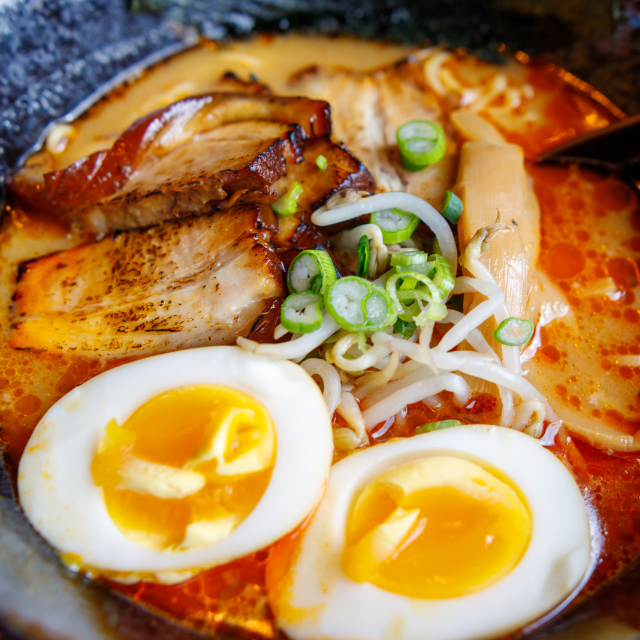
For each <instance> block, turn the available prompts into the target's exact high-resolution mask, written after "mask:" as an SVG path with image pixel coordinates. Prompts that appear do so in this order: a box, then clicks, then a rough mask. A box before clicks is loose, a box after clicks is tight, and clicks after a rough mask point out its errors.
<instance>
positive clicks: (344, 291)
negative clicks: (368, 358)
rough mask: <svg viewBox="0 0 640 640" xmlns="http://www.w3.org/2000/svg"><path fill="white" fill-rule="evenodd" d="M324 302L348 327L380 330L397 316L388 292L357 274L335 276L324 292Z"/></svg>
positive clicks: (341, 323)
mask: <svg viewBox="0 0 640 640" xmlns="http://www.w3.org/2000/svg"><path fill="white" fill-rule="evenodd" d="M324 303H325V306H326V307H327V311H328V312H329V314H330V315H331V317H332V318H333V319H334V320H335V321H336V322H337V323H338V324H339V325H340V326H341V327H342V328H343V329H347V330H348V331H357V332H360V331H382V330H383V329H386V328H387V327H389V326H390V325H392V324H393V323H394V322H395V321H396V317H397V316H396V311H395V308H394V303H393V300H392V299H391V298H390V296H389V294H388V293H387V292H386V291H385V290H384V289H383V288H382V287H379V286H378V285H377V284H374V283H373V282H369V281H368V280H365V279H364V278H359V277H358V276H348V277H346V278H341V279H340V280H336V282H334V283H333V284H332V285H331V286H330V287H329V288H328V289H327V291H326V292H325V294H324Z"/></svg>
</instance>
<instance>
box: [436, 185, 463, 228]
mask: <svg viewBox="0 0 640 640" xmlns="http://www.w3.org/2000/svg"><path fill="white" fill-rule="evenodd" d="M440 213H441V214H442V215H443V216H444V217H445V218H446V219H447V220H448V221H449V222H452V223H453V224H455V223H456V222H458V220H460V216H461V215H462V200H460V198H458V196H457V195H456V194H455V193H452V192H451V191H447V193H445V195H444V200H443V201H442V206H441V207H440Z"/></svg>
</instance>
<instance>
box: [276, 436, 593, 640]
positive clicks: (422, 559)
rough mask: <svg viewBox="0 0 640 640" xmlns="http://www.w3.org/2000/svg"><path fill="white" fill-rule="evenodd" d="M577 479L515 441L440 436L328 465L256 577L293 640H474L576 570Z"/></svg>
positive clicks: (570, 579) (548, 598)
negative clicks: (308, 508)
mask: <svg viewBox="0 0 640 640" xmlns="http://www.w3.org/2000/svg"><path fill="white" fill-rule="evenodd" d="M591 557H592V552H591V537H590V529H589V519H588V514H587V510H586V508H585V504H584V502H583V499H582V496H581V494H580V491H579V489H578V487H577V486H576V483H575V481H574V480H573V478H572V476H571V475H570V473H569V472H568V471H567V470H566V469H565V467H564V466H563V465H562V463H561V462H559V461H558V459H557V458H555V456H553V455H552V454H551V453H550V452H549V451H547V450H546V449H544V448H543V447H541V446H540V444H539V443H538V442H537V441H536V440H534V439H533V438H530V437H529V436H527V435H524V434H522V433H519V432H516V431H512V430H510V429H505V428H502V427H491V426H485V425H476V426H460V427H452V428H449V429H446V430H442V431H434V432H431V433H426V434H423V435H418V436H414V437H413V438H407V439H403V440H398V441H390V442H388V443H385V444H382V445H379V446H375V447H371V448H369V449H366V450H363V451H360V452H356V453H354V454H352V455H351V456H349V457H348V458H345V459H343V460H341V461H340V462H338V463H337V464H336V465H335V466H334V467H333V469H332V470H331V474H330V477H329V483H328V485H327V491H326V493H325V496H324V498H323V500H322V502H321V503H320V506H319V507H318V510H317V511H316V513H315V514H314V516H313V518H312V519H311V521H310V523H309V525H308V526H307V527H306V528H304V529H302V530H301V531H299V532H297V533H296V534H294V535H292V536H290V537H288V538H287V539H285V540H284V541H282V542H280V543H279V544H278V545H277V546H276V548H275V551H274V552H272V554H271V557H270V560H269V565H268V569H267V587H268V590H269V599H270V601H271V603H272V606H273V608H274V611H275V614H276V620H277V623H278V625H279V626H280V627H281V628H282V629H283V630H284V631H285V633H286V634H287V635H288V636H290V637H291V638H293V639H294V640H303V639H307V638H314V639H317V638H331V639H332V640H342V639H344V640H347V639H349V640H351V639H353V638H358V639H362V640H383V639H387V638H394V639H397V640H409V639H414V638H415V639H418V638H419V639H420V640H472V639H479V638H493V637H497V636H500V635H502V634H506V633H509V632H510V631H513V630H515V629H517V628H520V627H523V626H525V625H526V624H527V623H529V622H531V621H533V620H535V619H537V618H539V617H540V616H541V615H543V614H545V613H546V612H548V611H549V610H551V609H552V608H553V607H555V606H556V605H558V604H559V603H560V602H561V601H562V600H564V599H565V598H566V597H567V596H569V595H570V594H571V593H572V592H573V591H574V590H576V589H577V588H578V587H579V585H580V584H581V581H583V580H584V579H586V576H587V574H588V570H589V566H590V559H591Z"/></svg>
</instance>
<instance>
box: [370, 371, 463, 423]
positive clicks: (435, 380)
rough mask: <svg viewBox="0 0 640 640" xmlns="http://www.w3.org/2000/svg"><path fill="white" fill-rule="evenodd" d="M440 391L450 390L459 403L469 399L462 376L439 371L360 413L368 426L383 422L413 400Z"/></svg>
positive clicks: (422, 398)
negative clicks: (439, 372) (437, 373)
mask: <svg viewBox="0 0 640 640" xmlns="http://www.w3.org/2000/svg"><path fill="white" fill-rule="evenodd" d="M441 391H452V392H453V395H454V397H455V399H456V402H458V403H459V404H464V403H466V402H467V401H468V400H469V394H470V391H469V385H468V384H467V383H466V382H465V380H464V378H461V377H460V376H458V375H456V374H455V373H441V374H439V375H437V376H430V377H428V378H425V379H423V380H420V381H419V382H414V383H413V384H412V385H409V386H408V387H405V388H404V389H401V390H400V391H398V392H397V393H394V394H392V395H390V396H388V397H387V398H385V399H384V400H381V401H380V402H378V403H377V404H374V405H373V406H371V407H370V408H368V409H366V410H365V411H364V413H363V414H362V415H363V417H364V421H365V423H366V425H367V426H368V427H369V428H372V427H373V426H374V425H376V424H379V423H380V422H384V421H385V420H387V419H388V418H390V417H391V416H393V415H395V414H396V413H398V411H400V410H401V409H402V408H404V407H406V406H407V405H408V404H411V403H413V402H420V401H421V400H424V399H425V398H427V397H429V396H434V395H436V394H437V393H440V392H441Z"/></svg>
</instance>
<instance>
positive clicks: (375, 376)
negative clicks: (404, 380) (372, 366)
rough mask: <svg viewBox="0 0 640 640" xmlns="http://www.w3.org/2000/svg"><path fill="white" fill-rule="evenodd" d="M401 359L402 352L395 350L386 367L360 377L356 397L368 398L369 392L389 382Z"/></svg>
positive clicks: (359, 398)
mask: <svg viewBox="0 0 640 640" xmlns="http://www.w3.org/2000/svg"><path fill="white" fill-rule="evenodd" d="M399 360H400V354H399V353H398V352H397V351H394V352H393V353H392V354H391V357H390V360H389V363H388V364H387V366H386V367H385V368H384V369H382V370H381V371H376V372H375V373H365V374H364V375H363V376H362V377H361V378H358V382H357V387H358V390H357V391H356V398H358V400H362V398H366V397H367V396H368V395H369V394H371V393H373V392H374V391H377V390H378V389H381V388H382V387H384V386H385V385H386V384H388V382H389V381H390V380H391V378H392V377H393V375H394V374H395V372H396V370H397V368H398V362H399Z"/></svg>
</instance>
